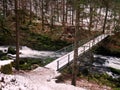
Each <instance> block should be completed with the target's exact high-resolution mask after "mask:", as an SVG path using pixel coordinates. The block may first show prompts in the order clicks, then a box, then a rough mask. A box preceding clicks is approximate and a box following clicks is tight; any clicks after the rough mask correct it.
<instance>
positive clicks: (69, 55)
mask: <svg viewBox="0 0 120 90" xmlns="http://www.w3.org/2000/svg"><path fill="white" fill-rule="evenodd" d="M69 63H70V54H68V65H69Z"/></svg>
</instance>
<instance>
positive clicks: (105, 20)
mask: <svg viewBox="0 0 120 90" xmlns="http://www.w3.org/2000/svg"><path fill="white" fill-rule="evenodd" d="M107 16H108V6H106V11H105V19H104V24H103V33H105V27H106V23H107Z"/></svg>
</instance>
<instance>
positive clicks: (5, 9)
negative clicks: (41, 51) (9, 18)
mask: <svg viewBox="0 0 120 90" xmlns="http://www.w3.org/2000/svg"><path fill="white" fill-rule="evenodd" d="M3 15H4V18H6V15H7V0H3Z"/></svg>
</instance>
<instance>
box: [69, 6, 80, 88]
mask: <svg viewBox="0 0 120 90" xmlns="http://www.w3.org/2000/svg"><path fill="white" fill-rule="evenodd" d="M79 16H80V11H79V5H78V6H77V8H76V21H75V39H74V61H73V67H72V82H71V84H72V85H74V86H76V78H77V61H78V31H79Z"/></svg>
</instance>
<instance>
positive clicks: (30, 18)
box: [30, 0, 32, 24]
mask: <svg viewBox="0 0 120 90" xmlns="http://www.w3.org/2000/svg"><path fill="white" fill-rule="evenodd" d="M31 23H32V1H31V0H30V24H31Z"/></svg>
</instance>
